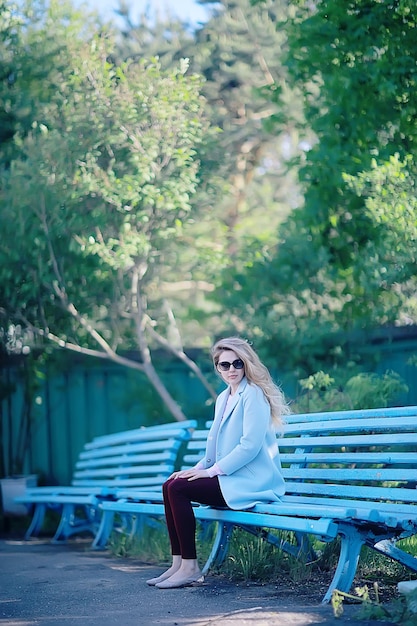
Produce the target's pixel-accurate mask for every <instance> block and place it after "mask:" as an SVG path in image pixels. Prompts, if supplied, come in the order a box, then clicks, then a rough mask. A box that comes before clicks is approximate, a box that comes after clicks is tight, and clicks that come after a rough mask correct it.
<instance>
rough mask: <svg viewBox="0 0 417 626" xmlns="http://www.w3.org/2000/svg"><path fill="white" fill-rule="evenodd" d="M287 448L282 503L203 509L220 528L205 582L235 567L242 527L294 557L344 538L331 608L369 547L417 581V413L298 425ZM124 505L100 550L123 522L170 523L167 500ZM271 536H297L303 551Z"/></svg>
mask: <svg viewBox="0 0 417 626" xmlns="http://www.w3.org/2000/svg"><path fill="white" fill-rule="evenodd" d="M206 438H207V430H205V429H204V430H196V431H194V433H193V436H192V438H191V439H190V440H189V442H188V446H187V453H186V455H185V457H184V466H190V465H193V464H194V463H195V462H196V461H197V460H199V459H200V458H201V457H202V454H203V450H204V446H205V440H206ZM279 446H280V449H281V460H282V466H283V473H284V476H285V479H286V485H287V491H286V494H285V496H283V497H282V502H281V503H278V504H269V505H268V504H264V505H257V506H255V507H254V508H252V509H250V510H247V511H234V510H230V509H215V508H212V507H207V506H200V505H196V506H195V508H194V512H195V516H196V518H197V519H199V520H204V521H212V522H217V533H216V537H215V540H214V543H213V547H212V550H211V554H210V556H209V558H208V560H207V562H206V564H205V566H204V572H205V573H206V572H207V571H208V570H209V569H210V568H211V567H212V566H213V565H219V564H221V563H222V561H223V560H224V559H225V557H226V555H227V551H228V546H229V541H230V537H231V534H232V531H233V528H234V527H235V526H238V527H241V528H244V529H245V530H247V531H248V532H250V533H253V534H260V535H261V536H262V537H263V538H264V539H266V540H267V541H270V542H271V543H273V544H274V545H276V546H277V547H279V548H280V549H282V550H284V551H286V552H288V553H290V554H293V555H294V556H301V555H303V556H304V557H305V556H306V554H307V553H308V554H310V555H311V551H312V548H311V546H310V543H309V538H310V536H315V537H318V538H319V539H320V540H322V541H324V542H331V541H333V540H334V539H336V538H337V537H338V538H339V539H340V546H341V547H340V554H339V560H338V564H337V567H336V571H335V573H334V576H333V580H332V582H331V584H330V586H329V588H328V590H327V592H326V594H325V596H324V598H323V603H327V602H329V601H330V599H331V596H332V593H333V590H335V589H338V590H340V591H345V592H348V591H349V590H350V588H351V586H352V583H353V580H354V576H355V573H356V570H357V566H358V561H359V557H360V552H361V549H362V546H364V545H366V546H368V547H370V548H372V549H373V550H376V551H377V552H379V553H381V554H383V555H385V556H388V557H390V558H392V559H394V560H396V561H398V562H399V563H401V564H403V565H405V566H406V567H408V568H410V569H411V570H412V571H414V572H417V558H416V557H413V556H412V555H410V554H408V553H407V552H405V551H404V550H402V549H401V548H400V547H399V546H397V545H396V544H397V541H399V540H400V539H404V538H407V537H410V536H412V535H414V534H416V533H417V506H416V505H417V488H416V486H417V407H416V406H412V407H398V408H388V409H368V410H363V411H335V412H327V413H310V414H301V415H292V416H290V417H289V418H288V420H287V424H286V427H285V432H284V436H283V438H282V439H280V440H279ZM116 498H117V499H116V500H114V501H112V502H102V503H101V504H100V508H101V509H102V511H103V516H102V520H101V524H100V528H99V532H98V534H97V535H96V538H95V543H96V545H97V546H104V545H105V544H106V542H107V541H108V538H109V536H110V534H111V530H112V525H113V521H114V516H115V514H116V513H118V514H123V515H130V516H134V517H136V518H140V517H141V516H163V514H164V511H163V505H162V501H161V495H160V492H152V490H149V491H148V492H146V493H145V492H143V491H141V490H135V489H133V490H132V489H127V490H120V491H119V492H118V493H117V494H116ZM131 528H132V529H133V530H134V528H135V527H134V526H132V527H131ZM267 529H269V530H272V529H274V530H276V529H278V530H285V531H293V533H294V534H295V538H296V543H295V544H294V543H290V542H286V541H283V540H281V539H280V538H279V537H277V535H276V533H275V534H274V533H271V532H268V530H267Z"/></svg>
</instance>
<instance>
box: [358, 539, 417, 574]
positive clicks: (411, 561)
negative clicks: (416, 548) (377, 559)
mask: <svg viewBox="0 0 417 626" xmlns="http://www.w3.org/2000/svg"><path fill="white" fill-rule="evenodd" d="M366 545H369V544H368V542H366ZM370 547H371V548H373V550H376V551H377V552H379V553H380V554H383V555H384V556H388V557H390V558H391V559H394V561H397V562H398V563H401V565H405V567H409V568H410V569H411V570H413V571H414V572H417V557H415V556H413V555H412V554H409V553H408V552H404V550H401V549H400V548H397V546H396V545H395V540H393V539H383V540H382V541H377V542H376V543H375V544H373V545H370Z"/></svg>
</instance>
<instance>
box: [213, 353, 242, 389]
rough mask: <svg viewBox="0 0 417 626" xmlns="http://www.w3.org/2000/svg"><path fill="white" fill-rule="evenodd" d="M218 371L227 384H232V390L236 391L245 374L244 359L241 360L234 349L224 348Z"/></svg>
mask: <svg viewBox="0 0 417 626" xmlns="http://www.w3.org/2000/svg"><path fill="white" fill-rule="evenodd" d="M217 371H218V372H219V374H220V376H221V377H222V378H223V380H224V382H225V383H226V384H227V385H230V386H231V388H232V391H236V389H237V388H238V387H239V384H240V381H241V380H242V378H243V377H244V375H245V368H244V367H243V361H241V360H240V359H239V357H238V355H237V354H236V352H234V351H233V350H223V352H221V353H220V357H219V362H218V364H217Z"/></svg>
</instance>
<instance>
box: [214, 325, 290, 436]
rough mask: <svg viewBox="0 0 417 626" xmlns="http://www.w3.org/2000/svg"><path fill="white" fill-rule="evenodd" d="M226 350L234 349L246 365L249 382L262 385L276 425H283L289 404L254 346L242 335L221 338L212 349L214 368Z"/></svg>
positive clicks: (278, 426) (288, 411) (288, 410)
mask: <svg viewBox="0 0 417 626" xmlns="http://www.w3.org/2000/svg"><path fill="white" fill-rule="evenodd" d="M224 350H233V352H235V353H236V354H237V356H238V357H239V359H242V361H243V363H244V365H245V376H246V378H247V380H248V382H249V383H253V384H254V385H257V386H258V387H260V388H261V389H262V391H263V394H264V396H265V399H266V400H267V402H268V403H269V406H270V407H271V420H272V422H273V424H274V426H275V427H277V428H280V427H282V425H283V423H284V420H283V416H284V415H288V414H289V413H290V409H289V406H288V404H287V402H286V400H285V397H284V394H283V392H282V391H281V389H280V388H279V387H278V385H276V384H275V383H274V381H273V380H272V377H271V374H270V373H269V370H268V368H267V367H266V366H265V365H264V364H263V363H262V362H261V360H260V358H259V356H258V355H257V354H256V352H255V350H254V349H253V348H252V346H251V345H250V344H249V343H248V342H247V341H246V339H241V338H240V337H227V338H225V339H219V341H217V342H216V343H215V344H214V346H213V347H212V349H211V355H212V357H213V363H214V368H215V370H216V372H217V373H218V371H217V365H218V363H219V359H220V355H221V353H222V352H224Z"/></svg>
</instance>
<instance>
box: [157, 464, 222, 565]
mask: <svg viewBox="0 0 417 626" xmlns="http://www.w3.org/2000/svg"><path fill="white" fill-rule="evenodd" d="M162 493H163V495H164V506H165V517H166V522H167V526H168V533H169V539H170V542H171V552H172V554H173V555H174V554H176V555H180V556H182V558H183V559H196V558H197V552H196V545H195V529H196V521H195V517H194V513H193V507H192V504H191V503H192V502H199V503H200V504H209V505H210V506H218V507H225V506H227V504H226V502H225V500H224V498H223V495H222V492H221V490H220V485H219V479H218V477H217V476H214V478H197V479H196V480H187V479H186V478H170V479H169V480H167V481H166V482H165V483H164V485H163V486H162Z"/></svg>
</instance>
